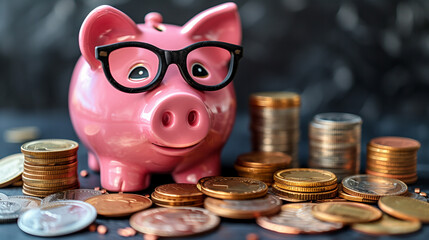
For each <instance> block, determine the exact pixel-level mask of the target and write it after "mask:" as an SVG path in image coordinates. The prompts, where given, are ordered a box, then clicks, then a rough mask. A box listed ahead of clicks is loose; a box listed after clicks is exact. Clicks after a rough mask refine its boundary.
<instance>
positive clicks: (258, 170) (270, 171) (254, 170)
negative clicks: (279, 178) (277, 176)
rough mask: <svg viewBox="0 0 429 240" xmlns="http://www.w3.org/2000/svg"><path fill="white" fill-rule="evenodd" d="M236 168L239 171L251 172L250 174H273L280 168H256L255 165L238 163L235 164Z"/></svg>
mask: <svg viewBox="0 0 429 240" xmlns="http://www.w3.org/2000/svg"><path fill="white" fill-rule="evenodd" d="M234 168H235V170H236V171H237V172H243V173H249V174H269V175H273V173H274V172H275V171H277V170H278V169H276V168H274V169H270V168H254V167H243V166H240V165H237V164H234Z"/></svg>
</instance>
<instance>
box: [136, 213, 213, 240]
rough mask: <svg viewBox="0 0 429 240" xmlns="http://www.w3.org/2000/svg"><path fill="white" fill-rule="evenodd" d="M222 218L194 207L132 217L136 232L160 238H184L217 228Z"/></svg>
mask: <svg viewBox="0 0 429 240" xmlns="http://www.w3.org/2000/svg"><path fill="white" fill-rule="evenodd" d="M219 223H220V218H219V217H218V216H216V215H214V214H212V213H210V212H209V211H208V210H205V209H201V208H194V207H180V208H153V209H149V210H145V211H142V212H138V213H136V214H134V215H133V216H131V218H130V225H131V227H133V228H134V229H135V230H137V231H139V232H141V233H144V234H151V235H156V236H160V237H184V236H190V235H195V234H199V233H202V232H206V231H209V230H212V229H214V228H216V227H217V226H218V225H219Z"/></svg>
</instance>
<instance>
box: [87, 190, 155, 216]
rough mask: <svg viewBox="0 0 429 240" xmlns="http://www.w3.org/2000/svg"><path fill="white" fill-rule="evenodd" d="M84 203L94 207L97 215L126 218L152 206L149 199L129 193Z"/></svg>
mask: <svg viewBox="0 0 429 240" xmlns="http://www.w3.org/2000/svg"><path fill="white" fill-rule="evenodd" d="M85 202H87V203H89V204H91V205H92V206H94V207H95V209H96V210H97V213H98V215H101V216H106V217H123V216H128V215H131V214H132V213H135V212H138V211H141V210H144V209H146V208H148V207H150V206H151V205H152V201H151V200H150V199H149V198H147V197H144V196H141V195H137V194H130V193H123V194H105V195H99V196H94V197H91V198H88V199H87V200H85Z"/></svg>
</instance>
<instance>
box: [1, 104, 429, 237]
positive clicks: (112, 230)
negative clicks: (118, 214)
mask: <svg viewBox="0 0 429 240" xmlns="http://www.w3.org/2000/svg"><path fill="white" fill-rule="evenodd" d="M248 121H249V120H248V116H247V115H244V114H239V115H238V116H237V120H236V123H235V126H234V129H233V132H232V134H231V137H230V139H229V140H228V142H227V144H226V146H225V148H224V150H223V153H222V173H223V175H225V176H234V174H235V173H234V170H233V167H232V165H233V163H234V161H235V158H236V157H237V156H238V155H239V154H242V153H245V152H248V151H250V140H249V137H250V133H249V131H248ZM307 124H308V122H305V121H301V125H302V126H301V129H302V138H301V143H300V161H301V165H302V166H305V162H306V157H307V156H308V154H307V147H306V144H307V143H306V142H307V141H306V137H305V128H306V126H307ZM19 126H37V127H38V128H39V129H40V130H41V136H40V138H65V139H72V140H75V141H78V138H77V136H76V134H75V133H74V130H73V128H72V126H71V123H70V119H69V116H68V113H67V112H65V111H53V110H52V111H46V112H38V113H22V112H15V111H3V110H2V111H0V133H2V134H3V133H4V131H5V130H7V129H8V128H12V127H19ZM402 127H404V126H402ZM376 128H377V127H376V126H375V129H376ZM404 129H406V128H404ZM364 132H365V131H364ZM372 137H374V136H371V134H365V133H364V135H363V139H362V143H363V145H364V144H366V142H368V140H369V139H370V138H372ZM422 148H424V145H423V147H422ZM18 152H20V144H12V143H6V142H5V141H4V139H3V138H2V139H1V140H0V157H5V156H8V155H10V154H13V153H18ZM422 152H423V154H422ZM422 152H420V153H419V164H418V176H419V180H418V181H417V183H416V184H415V185H411V186H410V190H413V189H414V188H415V187H420V188H421V189H422V191H426V192H429V164H427V161H426V158H427V157H426V156H425V154H424V153H425V151H422ZM364 154H365V153H364V152H363V153H362V156H364ZM364 159H365V158H364V157H362V161H363V162H364ZM78 160H79V171H80V170H83V169H88V166H87V157H86V149H85V147H84V146H83V145H82V144H81V145H80V148H79V151H78ZM362 165H364V163H363V164H362ZM79 178H80V179H79V180H80V184H81V188H94V187H96V186H100V179H99V174H98V173H96V172H92V171H89V176H88V177H86V178H82V177H79ZM151 182H152V184H151V186H150V187H149V188H148V189H147V190H145V191H142V192H139V194H150V193H151V192H152V191H153V189H154V187H155V186H157V185H161V184H165V183H171V182H173V180H172V178H171V177H170V176H169V175H154V176H152V181H151ZM0 192H1V193H4V194H6V195H22V191H21V188H20V187H13V188H2V189H0ZM96 223H98V224H103V225H105V226H107V228H108V230H109V232H108V233H107V234H106V235H99V234H98V233H96V232H89V231H88V230H83V231H80V232H78V233H74V234H71V235H67V236H62V237H59V238H58V239H124V237H121V236H119V235H118V234H117V232H116V231H117V229H119V228H125V227H128V226H129V222H128V218H120V219H107V218H97V220H96ZM249 233H255V234H257V235H258V236H259V239H394V238H406V239H429V226H428V225H424V226H423V228H422V229H421V230H420V231H418V232H416V233H413V234H409V235H402V236H399V237H391V236H380V237H374V236H369V235H365V234H362V233H358V232H355V231H353V230H351V229H348V228H345V229H343V230H340V231H338V232H334V233H329V234H320V235H288V234H280V233H275V232H272V231H269V230H266V229H263V228H261V227H259V226H258V225H257V224H256V223H255V221H254V220H246V221H242V220H240V221H239V220H230V219H224V218H222V221H221V224H220V226H219V227H218V228H217V229H215V230H213V231H211V232H209V233H205V234H202V235H197V236H193V237H187V238H186V239H231V240H232V239H234V240H235V239H246V235H247V234H249ZM0 239H16V240H20V239H40V238H39V237H34V236H31V235H28V234H26V233H24V232H22V231H21V230H20V229H19V228H18V226H17V224H16V223H15V222H13V223H3V224H0ZM50 239H57V238H50ZM127 239H142V235H141V234H138V235H136V236H134V237H131V238H127ZM171 239H175V238H171ZM181 239H184V238H181Z"/></svg>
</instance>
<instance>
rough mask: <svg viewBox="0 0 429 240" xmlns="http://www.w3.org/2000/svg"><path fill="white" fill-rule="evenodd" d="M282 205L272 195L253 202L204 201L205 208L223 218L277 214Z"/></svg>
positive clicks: (214, 199)
mask: <svg viewBox="0 0 429 240" xmlns="http://www.w3.org/2000/svg"><path fill="white" fill-rule="evenodd" d="M281 203H282V202H281V200H280V199H278V198H277V197H276V196H274V195H271V194H267V195H266V196H265V197H262V198H256V199H251V200H223V199H216V198H210V197H208V198H206V200H205V201H204V208H205V209H207V210H209V211H210V212H212V213H214V214H216V215H218V216H221V217H226V218H233V219H252V218H256V217H258V216H266V215H271V214H275V213H277V212H278V211H280V207H281Z"/></svg>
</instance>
